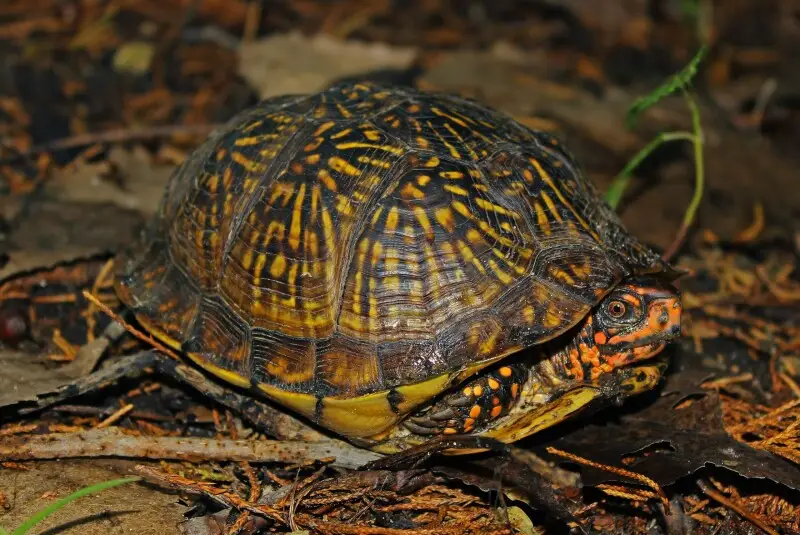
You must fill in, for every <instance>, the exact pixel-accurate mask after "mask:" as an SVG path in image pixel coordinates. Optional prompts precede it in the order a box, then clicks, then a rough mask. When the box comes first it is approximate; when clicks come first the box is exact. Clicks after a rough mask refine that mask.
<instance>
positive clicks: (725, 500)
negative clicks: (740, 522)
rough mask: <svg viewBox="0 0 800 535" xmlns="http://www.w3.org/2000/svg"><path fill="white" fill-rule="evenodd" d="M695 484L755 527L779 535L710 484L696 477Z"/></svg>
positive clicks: (772, 534) (771, 534)
mask: <svg viewBox="0 0 800 535" xmlns="http://www.w3.org/2000/svg"><path fill="white" fill-rule="evenodd" d="M697 486H698V487H700V490H702V491H703V492H704V493H705V494H706V495H707V496H708V497H709V498H714V499H715V500H717V501H718V502H719V503H721V504H722V505H724V506H725V507H727V508H729V509H732V510H734V511H736V512H737V513H738V514H739V516H741V517H742V518H744V519H747V520H749V521H750V522H751V523H752V524H753V525H755V526H756V527H757V528H759V529H761V530H763V531H764V532H766V533H769V535H780V534H779V533H778V532H777V531H775V530H774V529H772V528H771V527H770V526H768V525H767V524H765V523H764V522H763V521H762V520H761V519H759V518H756V517H755V516H753V513H751V512H750V511H748V510H747V509H745V508H744V507H742V506H741V505H739V504H738V503H736V502H734V501H732V500H730V499H728V498H727V497H726V496H725V495H724V494H722V493H721V492H718V491H717V490H715V489H712V488H711V486H710V485H708V484H707V483H706V482H705V481H703V480H702V479H698V480H697Z"/></svg>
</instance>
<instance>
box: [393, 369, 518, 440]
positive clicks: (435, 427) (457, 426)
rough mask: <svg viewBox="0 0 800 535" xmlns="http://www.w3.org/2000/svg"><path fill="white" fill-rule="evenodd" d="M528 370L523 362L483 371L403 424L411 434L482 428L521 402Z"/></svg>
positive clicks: (428, 434)
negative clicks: (521, 393)
mask: <svg viewBox="0 0 800 535" xmlns="http://www.w3.org/2000/svg"><path fill="white" fill-rule="evenodd" d="M529 371H530V370H529V367H528V366H525V364H524V363H522V362H514V363H510V364H506V365H503V366H500V367H494V368H491V369H489V370H486V371H483V372H481V373H480V374H479V375H477V376H475V377H474V378H472V379H471V380H469V381H467V382H465V383H463V384H462V385H461V386H459V387H458V388H455V389H453V390H452V391H451V392H450V393H448V394H446V395H445V396H444V397H442V398H441V399H439V400H438V401H437V402H435V403H434V404H433V405H429V406H428V407H426V408H424V409H422V410H421V411H419V412H418V413H416V414H414V415H413V416H411V417H409V418H408V419H407V420H406V421H405V422H403V425H404V426H405V427H406V429H408V430H409V431H411V432H412V433H414V434H416V435H425V436H430V435H440V434H442V435H455V434H466V433H478V432H480V431H483V430H484V429H486V428H487V427H491V424H492V422H493V421H494V420H496V419H498V418H500V417H501V416H504V415H505V414H508V411H509V410H510V409H511V408H512V407H513V406H514V404H516V403H517V402H518V400H519V395H520V391H521V390H522V385H523V384H524V383H525V380H526V379H527V377H528V373H529Z"/></svg>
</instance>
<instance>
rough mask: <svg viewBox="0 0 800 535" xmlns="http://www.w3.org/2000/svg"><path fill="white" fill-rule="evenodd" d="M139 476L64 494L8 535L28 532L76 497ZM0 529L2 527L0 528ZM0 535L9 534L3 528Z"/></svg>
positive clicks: (132, 479) (19, 534)
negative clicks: (67, 494)
mask: <svg viewBox="0 0 800 535" xmlns="http://www.w3.org/2000/svg"><path fill="white" fill-rule="evenodd" d="M140 479H141V478H140V477H126V478H122V479H113V480H111V481H104V482H102V483H98V484H96V485H91V486H89V487H84V488H82V489H80V490H77V491H75V492H73V493H72V494H70V495H69V496H65V497H64V498H61V499H60V500H57V501H55V502H53V503H51V504H50V505H48V506H47V507H45V508H43V509H41V510H40V511H38V512H36V513H35V514H34V515H33V516H32V517H30V518H28V519H27V520H26V521H25V522H23V523H22V525H21V526H20V527H18V528H17V529H15V530H14V531H12V532H11V534H10V535H24V534H25V533H27V532H28V530H30V529H31V528H32V527H33V526H35V525H36V524H38V523H39V522H41V521H42V520H44V519H45V518H47V517H48V516H50V515H51V514H53V513H54V512H56V511H58V510H59V509H61V508H63V507H64V506H66V505H68V504H69V503H70V502H73V501H75V500H77V499H78V498H82V497H83V496H87V495H89V494H95V493H97V492H100V491H103V490H106V489H110V488H111V487H116V486H118V485H124V484H125V483H131V482H133V481H139V480H140ZM0 530H2V528H0ZM0 535H9V533H8V532H7V531H5V530H2V531H0Z"/></svg>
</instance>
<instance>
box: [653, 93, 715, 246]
mask: <svg viewBox="0 0 800 535" xmlns="http://www.w3.org/2000/svg"><path fill="white" fill-rule="evenodd" d="M684 97H685V98H686V104H687V105H688V106H689V110H690V111H691V114H692V129H693V130H694V134H693V135H692V138H693V139H692V144H693V145H694V193H693V194H692V200H691V202H690V203H689V206H688V207H687V208H686V213H685V214H684V216H683V223H682V224H681V228H680V229H678V234H677V236H675V240H674V241H673V242H672V244H671V245H670V246H669V247H668V248H667V250H666V251H665V252H664V254H663V255H662V258H663V259H664V260H669V259H670V258H672V257H673V256H674V255H675V253H676V252H678V249H680V246H681V244H682V243H683V240H684V239H685V238H686V234H687V233H688V232H689V227H691V226H692V223H694V218H695V215H696V214H697V209H698V208H699V207H700V202H701V201H702V200H703V188H704V187H705V162H704V157H703V125H702V124H701V122H700V110H699V109H698V107H697V103H696V102H695V101H694V98H692V96H691V95H690V94H689V93H684Z"/></svg>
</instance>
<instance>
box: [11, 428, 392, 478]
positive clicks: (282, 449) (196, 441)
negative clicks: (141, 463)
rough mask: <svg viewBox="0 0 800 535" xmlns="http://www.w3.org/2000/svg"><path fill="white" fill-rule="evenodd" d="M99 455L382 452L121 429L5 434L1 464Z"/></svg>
mask: <svg viewBox="0 0 800 535" xmlns="http://www.w3.org/2000/svg"><path fill="white" fill-rule="evenodd" d="M95 457H124V458H138V459H154V460H164V459H175V460H181V461H197V460H206V461H251V462H258V463H263V462H292V463H295V462H304V461H308V462H312V461H315V460H317V459H323V458H326V457H335V458H336V460H335V461H334V462H333V463H332V464H334V465H336V466H341V467H343V468H351V469H355V468H358V467H360V466H362V465H364V464H366V463H368V462H370V461H374V460H376V459H377V458H379V457H380V455H379V454H377V453H373V452H370V451H367V450H363V449H360V448H357V447H355V446H351V445H350V444H347V443H346V442H342V441H337V440H327V441H323V442H297V441H285V440H261V439H259V440H230V439H207V438H195V437H186V438H181V437H145V436H132V435H127V434H124V433H122V432H120V430H119V429H117V428H110V429H93V430H91V431H79V432H75V433H52V434H45V435H13V436H9V437H2V438H0V462H2V461H27V460H34V459H68V458H95Z"/></svg>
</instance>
